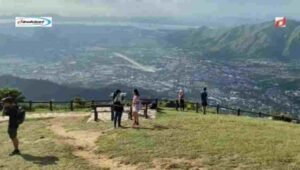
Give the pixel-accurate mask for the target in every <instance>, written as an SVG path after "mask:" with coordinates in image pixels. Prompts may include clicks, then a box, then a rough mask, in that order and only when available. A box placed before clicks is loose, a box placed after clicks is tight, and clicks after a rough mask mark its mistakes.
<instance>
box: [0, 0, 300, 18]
mask: <svg viewBox="0 0 300 170" xmlns="http://www.w3.org/2000/svg"><path fill="white" fill-rule="evenodd" d="M299 8H300V0H0V16H11V15H12V16H17V15H18V16H22V15H35V16H36V15H43V14H55V15H61V16H67V17H90V16H118V17H206V16H216V17H253V18H263V17H274V16H293V17H298V16H300V10H299Z"/></svg>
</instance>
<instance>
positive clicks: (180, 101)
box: [178, 89, 184, 111]
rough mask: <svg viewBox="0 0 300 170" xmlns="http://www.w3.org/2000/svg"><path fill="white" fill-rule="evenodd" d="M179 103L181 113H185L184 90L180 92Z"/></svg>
mask: <svg viewBox="0 0 300 170" xmlns="http://www.w3.org/2000/svg"><path fill="white" fill-rule="evenodd" d="M178 101H179V105H180V109H181V111H184V92H183V90H182V89H180V90H179V94H178Z"/></svg>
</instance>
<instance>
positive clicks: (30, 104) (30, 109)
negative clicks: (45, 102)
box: [29, 100, 32, 111]
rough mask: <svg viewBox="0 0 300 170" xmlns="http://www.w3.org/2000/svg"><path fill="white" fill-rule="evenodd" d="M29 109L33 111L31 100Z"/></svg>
mask: <svg viewBox="0 0 300 170" xmlns="http://www.w3.org/2000/svg"><path fill="white" fill-rule="evenodd" d="M29 110H30V111H32V101H31V100H30V101H29Z"/></svg>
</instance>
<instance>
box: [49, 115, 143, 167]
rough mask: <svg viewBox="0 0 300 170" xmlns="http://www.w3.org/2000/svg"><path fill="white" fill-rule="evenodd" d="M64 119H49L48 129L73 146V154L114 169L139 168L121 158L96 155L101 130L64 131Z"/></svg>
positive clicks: (94, 163) (98, 165) (91, 162)
mask: <svg viewBox="0 0 300 170" xmlns="http://www.w3.org/2000/svg"><path fill="white" fill-rule="evenodd" d="M63 125H64V121H63V120H62V119H59V118H55V119H53V120H51V126H50V129H51V130H52V131H53V132H54V133H55V134H57V135H58V136H60V137H61V139H62V140H61V141H62V142H65V143H67V144H69V145H71V146H73V147H74V151H73V154H74V155H76V156H78V157H81V158H83V159H85V160H87V161H88V162H89V163H90V164H92V165H94V166H96V167H99V168H107V169H114V170H136V169H139V168H138V167H136V166H133V165H125V164H122V163H121V160H117V159H110V158H108V157H106V156H103V155H98V154H96V153H95V151H96V144H95V143H96V141H97V139H98V138H99V137H100V136H101V134H103V133H105V131H102V132H91V131H89V132H88V133H87V132H86V131H66V130H65V129H64V127H63Z"/></svg>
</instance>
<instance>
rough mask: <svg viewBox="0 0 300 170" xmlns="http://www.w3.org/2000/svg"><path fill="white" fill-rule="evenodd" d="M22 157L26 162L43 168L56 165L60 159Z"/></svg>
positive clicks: (52, 157)
mask: <svg viewBox="0 0 300 170" xmlns="http://www.w3.org/2000/svg"><path fill="white" fill-rule="evenodd" d="M21 157H22V158H23V159H25V160H26V161H30V162H32V163H34V164H38V165H43V166H46V165H55V164H57V162H58V161H59V159H58V157H56V156H33V155H30V154H21Z"/></svg>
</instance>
